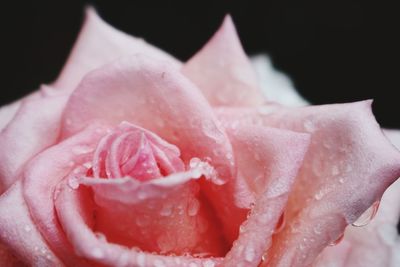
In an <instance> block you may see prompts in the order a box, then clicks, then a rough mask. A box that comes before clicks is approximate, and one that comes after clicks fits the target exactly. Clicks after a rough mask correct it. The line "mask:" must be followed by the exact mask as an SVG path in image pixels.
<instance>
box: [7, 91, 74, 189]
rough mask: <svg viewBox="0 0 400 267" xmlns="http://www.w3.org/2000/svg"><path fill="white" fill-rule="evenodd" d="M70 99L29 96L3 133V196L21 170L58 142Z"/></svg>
mask: <svg viewBox="0 0 400 267" xmlns="http://www.w3.org/2000/svg"><path fill="white" fill-rule="evenodd" d="M66 101H67V97H65V96H53V97H50V96H49V97H45V98H42V97H30V98H27V99H25V101H23V102H22V103H21V106H20V108H19V110H18V111H17V113H16V114H15V116H14V118H13V120H12V121H11V122H10V123H9V124H8V125H7V126H6V127H5V128H4V129H3V130H2V131H1V132H0V147H1V151H0V193H1V192H3V191H5V190H6V189H7V188H8V187H9V186H10V185H11V184H12V183H14V181H15V180H16V179H17V177H18V170H19V168H20V167H21V166H23V164H25V163H26V162H27V161H28V160H29V159H31V158H32V157H33V156H34V155H36V154H37V153H39V152H40V151H42V150H43V149H45V148H47V147H48V146H50V145H53V144H55V143H56V141H57V140H58V137H59V134H60V126H61V115H62V111H63V108H64V106H65V103H66Z"/></svg>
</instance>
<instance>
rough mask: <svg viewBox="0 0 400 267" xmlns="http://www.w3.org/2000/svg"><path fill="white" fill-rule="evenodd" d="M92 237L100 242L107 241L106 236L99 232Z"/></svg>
mask: <svg viewBox="0 0 400 267" xmlns="http://www.w3.org/2000/svg"><path fill="white" fill-rule="evenodd" d="M94 235H95V236H96V237H97V239H98V240H100V241H107V238H106V236H105V235H104V234H103V233H100V232H95V233H94Z"/></svg>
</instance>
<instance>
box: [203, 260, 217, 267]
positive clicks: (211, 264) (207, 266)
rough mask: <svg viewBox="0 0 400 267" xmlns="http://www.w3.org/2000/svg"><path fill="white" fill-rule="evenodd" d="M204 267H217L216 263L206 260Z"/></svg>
mask: <svg viewBox="0 0 400 267" xmlns="http://www.w3.org/2000/svg"><path fill="white" fill-rule="evenodd" d="M203 267H215V263H214V262H213V261H212V260H205V261H204V263H203Z"/></svg>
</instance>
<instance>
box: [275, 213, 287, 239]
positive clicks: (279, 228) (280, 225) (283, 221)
mask: <svg viewBox="0 0 400 267" xmlns="http://www.w3.org/2000/svg"><path fill="white" fill-rule="evenodd" d="M285 224H286V215H285V212H283V213H282V215H281V217H279V220H278V222H277V224H276V226H275V230H274V234H277V233H279V232H281V231H282V230H283V228H285Z"/></svg>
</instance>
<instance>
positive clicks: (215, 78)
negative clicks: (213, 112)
mask: <svg viewBox="0 0 400 267" xmlns="http://www.w3.org/2000/svg"><path fill="white" fill-rule="evenodd" d="M182 72H183V73H184V74H185V76H187V77H188V78H189V79H191V80H192V81H193V82H194V83H195V84H196V85H197V86H198V87H199V88H200V89H201V91H202V92H203V94H204V95H205V96H206V98H207V100H208V101H209V102H210V103H211V105H215V106H218V105H232V106H248V105H250V106H251V105H257V104H261V103H262V102H263V101H264V97H263V95H262V93H261V90H260V89H259V87H258V83H257V77H256V74H255V72H254V69H253V67H252V66H251V64H250V61H249V59H248V58H247V56H246V54H245V53H244V51H243V48H242V46H241V44H240V41H239V38H238V36H237V33H236V30H235V26H234V25H233V22H232V19H231V18H230V16H226V17H225V20H224V23H223V24H222V26H221V28H220V29H219V30H218V31H217V33H216V34H215V35H214V36H213V37H212V38H211V40H210V41H209V42H208V43H207V44H206V45H205V46H204V47H203V49H201V50H200V51H199V52H198V53H197V54H196V55H195V56H193V57H192V58H191V59H190V60H189V61H188V62H187V63H186V64H185V65H184V66H183V69H182Z"/></svg>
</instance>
